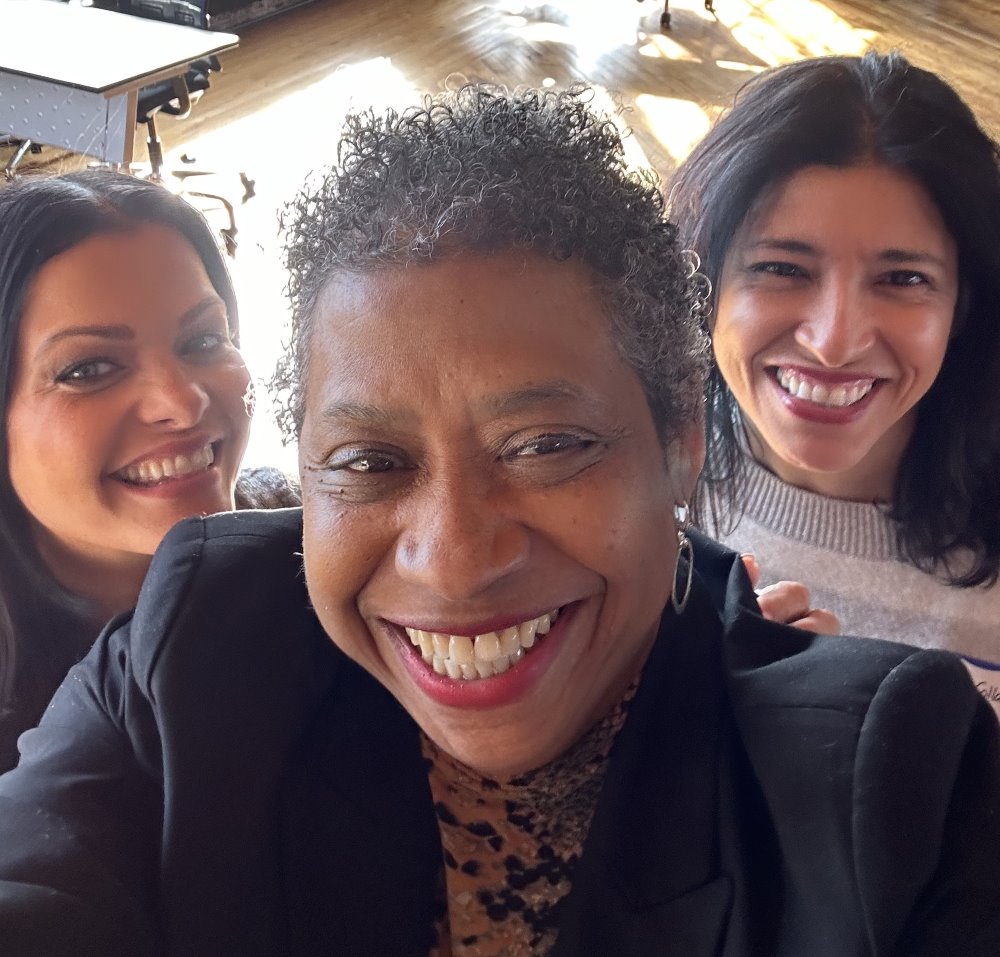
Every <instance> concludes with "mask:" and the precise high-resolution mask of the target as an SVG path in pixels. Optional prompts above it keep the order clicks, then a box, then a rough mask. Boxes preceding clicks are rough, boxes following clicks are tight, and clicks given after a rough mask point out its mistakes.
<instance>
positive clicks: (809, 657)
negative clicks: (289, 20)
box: [0, 87, 1000, 957]
mask: <svg viewBox="0 0 1000 957" xmlns="http://www.w3.org/2000/svg"><path fill="white" fill-rule="evenodd" d="M286 225H287V230H288V243H289V246H288V262H289V268H290V274H291V280H290V286H289V292H290V296H291V301H292V305H293V313H294V325H293V332H292V347H291V350H290V352H289V356H288V359H287V361H286V362H285V363H284V365H283V367H282V368H281V370H280V371H279V373H278V376H277V379H276V384H277V385H278V386H279V388H280V390H281V392H282V394H283V397H284V408H285V414H284V421H285V423H286V425H287V426H288V428H290V429H291V430H292V432H293V433H294V435H295V436H297V438H298V440H299V455H300V473H301V478H302V492H303V511H302V513H301V515H300V514H299V513H296V512H284V513H269V514H265V513H259V514H255V515H253V514H250V515H248V514H242V515H239V514H234V515H231V516H215V517H211V518H209V519H204V520H196V521H190V522H187V523H184V524H182V525H181V526H178V527H177V528H176V529H175V530H174V531H173V532H172V533H171V534H170V536H169V537H168V540H167V541H166V542H165V543H164V545H163V546H162V548H161V549H160V551H159V553H158V555H157V557H156V558H155V559H154V562H153V566H152V568H151V571H150V575H149V578H148V579H147V582H146V585H145V588H144V591H143V594H142V596H141V597H140V601H139V605H138V608H137V609H136V612H135V614H134V616H133V617H132V618H131V619H130V620H129V621H127V622H125V623H124V624H123V625H122V626H121V627H120V628H118V629H117V630H115V631H112V632H109V633H108V634H106V635H105V636H104V638H103V639H102V640H101V641H100V642H99V643H98V646H97V647H96V648H95V650H94V652H93V653H92V654H91V656H90V657H89V658H88V659H87V660H86V661H85V662H84V663H83V664H82V665H81V666H79V667H78V668H77V669H76V670H75V671H74V672H73V673H72V674H71V676H70V678H69V679H68V681H67V682H66V683H65V684H64V686H63V688H62V689H61V691H60V692H59V694H58V695H57V697H56V699H55V701H54V702H53V704H52V706H51V708H50V710H49V712H48V714H47V715H46V718H45V719H44V720H43V722H42V724H41V726H40V727H39V729H38V730H37V731H33V732H30V733H29V734H27V735H25V736H24V739H23V742H22V747H23V748H24V758H23V759H22V762H21V764H20V766H19V767H18V768H17V769H16V770H15V771H14V772H12V773H11V774H10V775H7V776H6V777H3V778H0V935H2V939H3V940H4V941H5V943H7V944H8V946H9V947H12V948H13V952H16V953H18V954H19V955H25V957H30V955H42V954H44V955H46V957H54V955H62V954H66V955H69V954H73V955H75V957H78V955H81V954H100V955H102V957H109V955H119V954H120V955H126V954H128V955H132V954H167V955H181V954H184V955H191V954H195V955H198V954H204V955H214V954H220V953H233V954H240V955H241V957H253V955H278V954H281V955H314V954H327V953H329V954H343V955H362V954H363V955H379V957H396V955H405V957H411V955H412V957H418V955H419V957H428V955H439V957H443V955H454V957H459V955H470V957H471V955H484V957H485V955H524V957H528V955H549V954H551V955H564V957H565V955H585V954H602V955H612V957H613V955H640V954H642V955H645V954H679V955H680V954H683V955H685V957H688V955H693V954H705V955H709V954H711V955H722V957H746V955H761V957H765V955H766V957H775V955H787V957H792V955H795V957H800V955H802V954H809V955H811V957H812V955H837V957H850V955H858V957H860V955H868V954H873V953H884V954H889V953H895V954H907V955H908V957H919V955H927V957H929V955H932V954H940V953H942V952H943V949H942V948H945V949H947V948H948V947H950V946H951V945H952V944H953V943H954V942H956V941H958V942H960V945H959V946H960V950H961V953H963V954H964V955H966V957H970V955H974V954H975V955H983V957H985V955H987V954H991V955H992V954H995V953H996V951H997V947H998V944H1000V916H998V915H1000V909H998V908H997V907H996V892H995V890H994V888H995V887H996V886H998V883H1000V882H998V878H1000V863H998V861H997V859H996V855H995V853H993V849H994V848H995V847H996V846H997V841H998V840H1000V821H998V819H997V816H996V815H995V814H992V813H991V809H992V807H994V806H995V804H996V801H997V800H998V798H1000V780H998V775H1000V754H998V753H997V749H998V742H997V738H996V733H995V731H996V729H995V726H993V725H992V723H991V716H990V714H989V711H988V709H987V707H986V705H985V704H984V703H983V702H982V701H981V700H980V699H979V697H978V696H977V695H976V693H975V691H974V689H973V688H972V686H971V685H970V683H969V681H968V679H967V677H966V675H965V673H964V671H963V669H962V666H961V665H960V664H959V663H958V662H956V661H954V660H953V659H952V658H951V657H950V656H948V655H944V654H941V653H938V652H916V651H913V650H911V649H907V648H904V647H903V646H900V645H886V644H882V643H879V642H866V643H860V642H853V641H847V640H842V639H839V638H829V639H820V638H815V637H813V636H810V635H808V634H806V633H804V632H800V631H797V630H795V629H789V628H785V627H784V626H782V625H778V624H775V623H772V622H769V621H766V620H765V619H763V618H761V617H760V616H759V615H758V614H757V607H756V603H755V601H754V595H753V592H752V590H751V589H750V586H749V582H748V580H747V578H746V575H745V574H744V572H743V568H742V564H741V563H740V560H739V557H738V556H736V555H735V554H733V553H731V552H727V551H725V550H723V549H721V548H720V547H718V546H717V545H715V544H713V543H711V542H709V541H707V540H705V539H703V538H700V537H699V536H697V534H696V533H694V532H690V533H689V532H688V530H687V528H686V523H685V521H684V512H685V508H686V504H685V503H686V501H687V497H688V495H689V494H690V493H691V490H692V487H693V484H694V482H695V479H696V476H697V472H698V469H699V467H700V464H701V457H702V451H701V445H702V438H701V435H702V433H701V427H700V426H701V423H700V414H699V409H700V402H701V398H700V397H701V390H702V387H703V372H704V364H705V347H704V344H703V340H702V336H701V333H700V332H699V330H698V325H697V322H696V320H695V318H694V316H693V315H692V287H693V286H695V285H696V283H694V282H693V280H692V277H691V269H690V267H689V265H688V263H687V261H686V259H685V257H684V255H683V254H682V253H681V251H680V250H679V248H678V246H677V243H676V241H675V236H674V228H673V227H672V226H671V225H670V224H669V223H667V222H666V221H665V219H664V215H663V205H662V199H661V196H660V193H659V192H658V190H657V187H656V184H655V181H654V180H652V179H651V178H650V177H648V176H646V175H643V174H637V173H633V172H630V171H629V170H628V169H627V168H626V166H625V162H624V158H623V154H622V149H621V142H620V137H619V134H618V131H617V129H616V127H615V125H614V123H613V122H612V121H611V120H609V119H608V118H606V117H601V116H598V115H596V114H595V113H593V112H592V111H591V110H590V109H589V107H588V105H587V100H586V95H585V94H584V92H583V91H571V92H569V93H561V94H559V93H548V94H541V93H536V92H531V91H527V92H520V93H516V94H508V93H506V92H504V91H502V90H497V89H492V88H484V87H470V88H466V89H463V90H461V91H459V92H458V93H456V94H451V95H446V96H441V97H434V98H429V99H427V100H426V101H425V102H424V103H423V104H422V105H421V106H419V107H416V108H414V109H412V110H408V111H406V112H405V113H402V114H396V113H388V114H386V115H384V116H376V115H374V114H370V113H369V114H362V115H359V116H355V117H352V118H351V119H350V120H349V121H348V124H347V127H346V129H345V134H344V138H343V141H342V143H341V147H340V152H339V155H338V159H337V163H336V165H335V166H334V167H333V169H332V170H330V171H329V172H328V173H326V174H325V175H323V176H322V177H320V178H319V179H318V180H317V182H315V183H314V184H312V185H311V186H309V187H308V188H307V189H306V190H305V191H304V192H303V193H302V194H301V196H300V198H299V200H298V201H297V202H296V203H295V204H294V205H293V209H292V211H291V214H290V217H289V220H288V222H287V224H286ZM937 700H947V701H948V703H949V707H948V709H947V711H946V712H945V713H943V714H942V713H938V712H936V711H935V710H934V709H933V708H932V707H928V702H933V701H937ZM914 792H916V793H918V794H919V795H920V798H919V800H916V801H914V800H912V795H913V794H914ZM126 809H127V813H125V812H126ZM945 942H947V943H945Z"/></svg>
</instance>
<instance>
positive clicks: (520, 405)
mask: <svg viewBox="0 0 1000 957" xmlns="http://www.w3.org/2000/svg"><path fill="white" fill-rule="evenodd" d="M583 398H585V396H584V394H583V393H582V392H581V391H580V389H579V387H578V386H575V385H573V383H571V382H567V381H566V380H565V379H553V380H552V381H551V382H541V383H539V384H538V385H532V386H527V387H525V388H523V389H514V390H513V391H511V392H503V393H501V394H500V395H497V396H493V397H491V398H489V399H487V400H486V401H485V402H484V406H485V407H486V409H487V410H488V411H490V412H491V413H493V414H494V415H497V416H503V415H514V414H516V413H518V412H522V411H524V410H525V409H530V408H531V407H532V406H536V405H540V404H542V403H544V402H552V401H558V400H560V399H576V400H579V399H583Z"/></svg>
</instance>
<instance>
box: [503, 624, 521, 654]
mask: <svg viewBox="0 0 1000 957" xmlns="http://www.w3.org/2000/svg"><path fill="white" fill-rule="evenodd" d="M498 637H499V638H500V654H502V655H512V654H514V652H516V651H518V650H519V649H520V647H521V635H520V632H519V630H518V627H517V625H514V626H513V627H512V628H504V630H503V631H501V632H500V634H499V636H498Z"/></svg>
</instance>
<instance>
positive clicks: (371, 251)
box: [272, 84, 708, 445]
mask: <svg viewBox="0 0 1000 957" xmlns="http://www.w3.org/2000/svg"><path fill="white" fill-rule="evenodd" d="M591 99H592V94H591V91H590V90H588V89H587V88H586V87H574V88H572V89H569V90H566V91H563V92H552V91H548V92H539V91H536V90H519V91H517V92H513V93H511V92H508V91H507V90H505V89H503V88H499V87H495V86H487V85H482V84H476V85H468V86H464V87H463V88H462V89H460V90H457V91H455V92H451V93H445V94H440V95H435V96H427V97H426V98H425V99H424V101H423V103H422V104H421V105H420V106H416V107H412V108H410V109H408V110H406V111H405V112H403V113H397V112H395V111H392V110H389V111H388V112H386V113H385V114H384V115H376V114H375V113H374V112H372V111H366V112H362V113H356V114H352V115H350V116H348V118H347V120H346V122H345V126H344V130H343V134H342V137H341V140H340V145H339V148H338V153H337V162H336V164H335V165H334V166H333V167H332V168H330V169H329V170H327V171H325V172H323V173H321V174H319V176H318V178H316V179H314V181H313V183H311V184H309V185H307V186H306V187H304V188H303V189H302V191H301V192H300V193H299V194H298V196H297V197H296V198H295V199H294V200H293V201H292V203H291V204H290V205H289V206H288V207H287V209H286V211H285V214H284V216H283V224H282V225H283V227H284V229H285V236H286V242H285V252H286V262H287V267H288V273H289V281H288V297H289V300H290V302H291V306H292V336H291V344H290V348H289V350H288V353H287V354H286V355H285V357H284V358H283V359H282V360H281V362H280V363H279V366H278V370H277V372H276V373H275V376H274V379H273V380H272V387H273V388H274V391H275V393H276V399H277V403H278V408H279V412H278V418H279V422H280V424H281V427H282V430H283V432H284V434H285V436H286V438H292V437H294V436H297V435H298V434H299V432H300V430H301V427H302V419H303V405H304V401H305V396H304V395H303V391H304V390H303V382H304V378H305V370H306V367H307V364H308V359H309V342H310V335H311V329H312V322H313V314H314V312H315V308H316V305H317V302H318V301H319V297H320V295H321V293H322V292H323V290H324V288H325V286H326V285H327V283H328V281H329V280H330V278H331V276H333V275H334V274H336V273H338V272H345V271H346V272H361V271H369V270H372V269H376V268H380V267H385V266H393V265H402V264H405V263H410V262H427V261H432V260H435V259H440V258H443V257H445V256H449V255H457V254H460V253H463V252H477V253H482V252H490V251H495V250H501V249H503V250H506V249H511V248H514V249H524V250H530V251H533V252H535V253H538V254H541V255H545V256H550V257H552V258H553V259H555V260H558V261H563V260H567V259H570V258H574V257H576V258H579V259H580V260H581V261H582V262H584V263H585V264H586V265H587V266H588V267H590V269H591V270H592V271H593V272H594V274H595V279H596V281H597V288H598V290H599V291H600V294H601V295H602V296H603V297H604V305H605V309H606V311H607V313H608V316H609V320H610V322H611V327H612V333H613V336H614V339H615V341H616V343H617V345H618V348H619V350H620V352H621V355H622V357H623V358H624V359H625V361H626V362H627V363H628V364H629V365H630V366H631V367H632V368H633V369H634V370H635V372H636V373H637V375H638V376H639V379H640V380H641V382H642V385H643V388H644V391H645V394H646V397H647V400H648V402H649V407H650V411H651V413H652V416H653V420H654V422H655V423H656V427H657V431H658V434H659V436H660V440H661V442H663V444H664V445H667V444H668V443H669V442H670V441H671V440H673V439H674V438H676V437H677V436H678V435H679V434H680V433H682V432H683V431H685V430H686V429H687V428H689V427H690V426H691V424H692V423H695V422H698V421H700V414H701V408H700V407H701V402H702V396H703V389H704V377H705V370H706V366H707V354H708V350H707V345H706V340H705V337H704V335H703V333H702V332H701V330H700V326H699V323H698V321H697V319H696V317H695V316H694V315H693V312H695V311H696V303H697V298H698V287H699V284H698V282H697V278H700V277H695V280H692V271H693V270H692V267H691V264H690V260H689V258H688V257H687V256H686V255H685V254H684V253H683V252H682V251H681V249H680V248H679V247H678V244H677V238H676V230H675V228H674V226H673V225H672V224H671V223H669V222H667V220H666V218H665V214H664V203H663V197H662V194H661V192H660V189H659V183H658V180H657V178H656V176H655V174H654V173H652V172H650V171H647V170H642V171H633V170H629V169H628V167H627V164H626V162H625V156H624V151H623V148H622V140H621V134H620V132H619V129H618V127H617V126H616V124H615V122H614V120H613V119H612V118H610V117H608V116H605V115H601V114H598V113H597V112H595V111H593V110H592V109H591V108H590V105H589V104H590V101H591ZM414 321H419V320H418V319H416V318H415V320H414Z"/></svg>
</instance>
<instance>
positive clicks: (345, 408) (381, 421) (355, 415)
mask: <svg viewBox="0 0 1000 957" xmlns="http://www.w3.org/2000/svg"><path fill="white" fill-rule="evenodd" d="M320 416H321V418H322V419H323V421H325V422H336V421H340V420H347V421H349V422H357V423H359V424H363V425H379V426H386V425H390V424H391V423H392V422H394V421H396V416H394V415H393V414H392V413H390V412H389V411H388V410H387V409H380V408H379V407H378V406H377V405H363V404H362V403H360V402H334V403H332V404H331V405H328V406H325V407H324V408H323V410H322V412H321V413H320Z"/></svg>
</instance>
